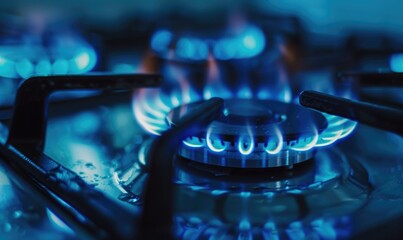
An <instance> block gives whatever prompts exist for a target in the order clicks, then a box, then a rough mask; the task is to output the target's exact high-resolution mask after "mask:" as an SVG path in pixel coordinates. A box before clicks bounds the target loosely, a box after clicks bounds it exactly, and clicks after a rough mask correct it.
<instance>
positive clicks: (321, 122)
mask: <svg viewBox="0 0 403 240" xmlns="http://www.w3.org/2000/svg"><path fill="white" fill-rule="evenodd" d="M199 103H200V102H195V103H190V104H185V105H182V106H179V107H177V108H175V109H173V110H172V111H171V112H170V113H169V114H168V117H167V120H168V122H169V123H170V124H171V125H175V123H176V122H177V121H179V119H180V118H181V117H182V116H183V115H184V114H186V112H187V111H189V110H190V109H192V108H194V107H196V106H197V105H198V104H199ZM243 106H247V107H243ZM327 125H328V124H327V120H326V118H325V117H324V116H323V115H322V114H320V113H318V112H315V111H310V110H308V109H304V108H302V107H300V106H297V105H294V104H288V103H283V102H278V101H270V100H258V99H227V100H225V108H224V110H223V114H222V115H221V116H220V117H219V118H218V119H217V120H216V121H214V122H213V123H212V124H211V125H210V126H209V127H208V128H207V129H206V130H205V131H202V132H200V133H199V134H198V135H197V136H193V137H189V138H187V139H186V140H185V141H184V142H183V143H184V144H183V145H182V146H181V148H180V149H179V151H178V154H179V156H181V157H184V158H186V159H190V160H193V161H197V162H202V163H205V164H212V165H218V166H224V167H238V168H269V167H280V166H290V165H293V164H296V163H300V162H303V161H306V160H308V159H310V158H311V157H312V156H313V148H312V146H311V147H306V146H309V145H310V144H311V143H316V141H317V138H318V135H319V134H320V133H321V132H322V131H323V130H325V129H326V127H327Z"/></svg>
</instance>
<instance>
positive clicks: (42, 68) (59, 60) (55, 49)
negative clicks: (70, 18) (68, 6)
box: [0, 35, 97, 78]
mask: <svg viewBox="0 0 403 240" xmlns="http://www.w3.org/2000/svg"><path fill="white" fill-rule="evenodd" d="M15 53H18V54H15ZM96 63H97V54H96V52H95V49H94V48H93V47H92V46H90V45H89V44H88V43H87V42H85V41H84V40H83V39H81V38H79V37H76V36H66V35H63V36H60V37H59V38H57V39H56V40H54V42H52V44H50V46H46V47H45V46H42V45H36V44H34V43H30V42H28V43H22V44H21V45H4V46H2V45H1V44H0V76H1V77H6V78H29V77H31V76H33V75H42V76H45V75H50V74H81V73H86V72H88V71H91V70H92V69H93V68H94V67H95V65H96Z"/></svg>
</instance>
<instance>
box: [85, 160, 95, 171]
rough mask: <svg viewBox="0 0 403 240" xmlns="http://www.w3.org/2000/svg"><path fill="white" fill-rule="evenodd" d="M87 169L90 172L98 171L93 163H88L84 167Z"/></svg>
mask: <svg viewBox="0 0 403 240" xmlns="http://www.w3.org/2000/svg"><path fill="white" fill-rule="evenodd" d="M84 166H85V167H86V168H88V169H90V170H95V169H96V167H95V166H94V164H92V163H90V162H89V163H86V164H85V165H84Z"/></svg>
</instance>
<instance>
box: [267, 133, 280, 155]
mask: <svg viewBox="0 0 403 240" xmlns="http://www.w3.org/2000/svg"><path fill="white" fill-rule="evenodd" d="M274 131H275V134H276V136H277V140H275V141H269V142H268V143H267V146H266V149H265V150H266V152H267V153H268V154H277V153H279V152H280V151H281V150H282V149H283V135H282V134H281V132H280V130H279V129H278V128H276V129H275V130H274Z"/></svg>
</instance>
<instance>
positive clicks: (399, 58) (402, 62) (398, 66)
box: [389, 53, 403, 72]
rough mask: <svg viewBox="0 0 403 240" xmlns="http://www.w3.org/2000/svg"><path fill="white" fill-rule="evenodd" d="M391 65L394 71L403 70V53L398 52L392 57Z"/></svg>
mask: <svg viewBox="0 0 403 240" xmlns="http://www.w3.org/2000/svg"><path fill="white" fill-rule="evenodd" d="M389 67H390V69H391V70H392V71H394V72H403V53H396V54H393V55H392V56H391V57H390V60H389Z"/></svg>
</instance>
